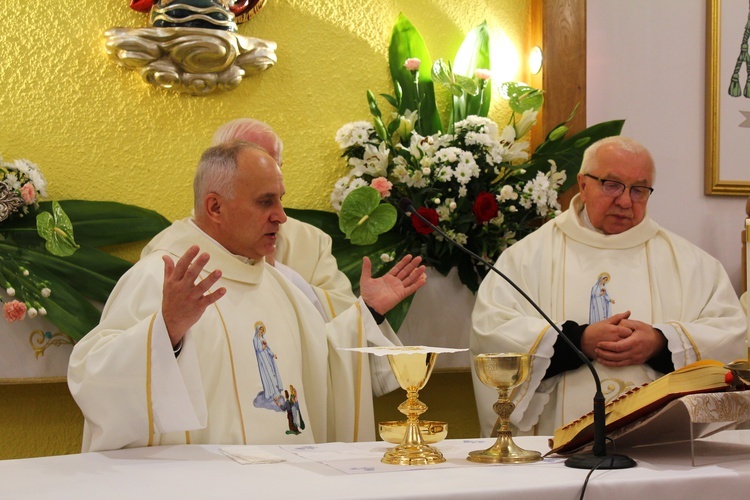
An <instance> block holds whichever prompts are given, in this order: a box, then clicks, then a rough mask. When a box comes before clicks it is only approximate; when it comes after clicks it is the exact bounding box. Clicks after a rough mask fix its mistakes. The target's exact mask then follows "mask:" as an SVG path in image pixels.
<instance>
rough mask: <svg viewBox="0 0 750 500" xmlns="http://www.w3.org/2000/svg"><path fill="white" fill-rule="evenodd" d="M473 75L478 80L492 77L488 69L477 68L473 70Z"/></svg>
mask: <svg viewBox="0 0 750 500" xmlns="http://www.w3.org/2000/svg"><path fill="white" fill-rule="evenodd" d="M474 76H476V77H477V78H479V79H480V80H489V79H490V78H492V72H491V71H490V70H488V69H484V68H477V69H476V70H474Z"/></svg>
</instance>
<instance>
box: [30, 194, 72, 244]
mask: <svg viewBox="0 0 750 500" xmlns="http://www.w3.org/2000/svg"><path fill="white" fill-rule="evenodd" d="M36 228H37V230H38V231H39V236H41V237H42V238H44V240H45V241H46V242H47V243H46V248H47V251H48V252H49V253H51V254H52V255H60V256H68V255H73V253H74V252H75V251H76V250H77V249H78V248H79V246H78V245H77V244H76V242H75V239H74V238H73V224H71V222H70V219H69V218H68V216H67V215H66V214H65V211H64V210H63V209H62V208H61V207H60V204H59V203H58V202H56V201H53V202H52V213H49V212H42V213H40V214H38V215H37V216H36Z"/></svg>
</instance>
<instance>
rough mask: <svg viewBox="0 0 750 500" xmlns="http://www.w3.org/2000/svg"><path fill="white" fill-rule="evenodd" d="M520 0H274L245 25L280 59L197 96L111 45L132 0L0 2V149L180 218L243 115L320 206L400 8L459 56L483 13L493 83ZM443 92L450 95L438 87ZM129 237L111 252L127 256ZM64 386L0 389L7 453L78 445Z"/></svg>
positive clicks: (136, 22)
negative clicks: (127, 65) (202, 171)
mask: <svg viewBox="0 0 750 500" xmlns="http://www.w3.org/2000/svg"><path fill="white" fill-rule="evenodd" d="M528 5H529V2H527V1H525V0H464V1H460V2H457V1H455V0H385V1H383V0H379V1H375V0H268V3H267V5H266V7H265V8H264V9H263V10H262V11H261V12H260V13H259V14H258V15H257V16H256V17H255V18H254V19H252V20H251V21H250V22H249V23H246V24H243V25H241V26H240V30H239V31H240V33H241V34H242V35H245V36H252V37H258V38H262V39H265V40H272V41H275V42H276V43H277V44H278V49H277V52H276V53H277V56H278V63H277V64H276V66H274V67H272V68H270V69H269V70H267V71H265V72H263V73H261V74H259V75H255V76H250V77H248V78H245V79H244V81H243V82H242V83H241V85H240V86H239V87H238V88H237V89H235V90H233V91H231V92H228V93H215V94H212V95H210V96H207V97H191V96H187V95H180V94H176V93H172V92H169V91H165V90H161V89H157V88H155V87H152V86H150V85H148V84H146V83H144V82H143V81H142V80H141V78H140V76H139V75H138V74H137V73H136V72H134V71H130V70H127V69H123V68H120V67H118V66H116V65H115V64H114V63H113V62H111V61H110V60H109V59H108V58H107V56H106V54H105V52H104V38H103V36H102V33H103V32H104V31H105V30H107V29H109V28H112V27H118V26H122V27H131V28H137V27H146V25H147V20H146V19H147V18H146V16H145V15H143V14H139V13H137V12H135V11H132V10H130V9H129V8H128V1H127V0H100V1H97V2H80V1H77V2H74V1H72V0H58V1H57V2H53V3H49V2H23V3H18V2H2V3H0V26H1V28H2V29H0V54H2V62H0V85H1V87H0V88H1V89H2V90H0V153H2V155H3V156H4V158H5V159H6V160H7V159H13V158H28V159H29V160H31V161H33V162H35V163H36V164H38V165H39V166H40V168H41V169H42V171H43V173H44V174H45V176H46V178H47V181H48V182H49V194H50V196H51V197H52V198H55V199H73V198H79V199H88V200H116V201H120V202H124V203H132V204H136V205H140V206H143V207H147V208H151V209H154V210H157V211H159V212H160V213H162V214H163V215H164V216H166V217H167V218H169V219H177V218H181V217H185V216H187V215H188V214H189V213H190V209H191V206H192V187H191V185H192V175H193V171H194V168H195V165H196V163H197V160H198V157H199V156H200V153H201V152H202V151H203V150H204V149H205V148H206V147H207V146H208V145H209V143H210V139H211V136H212V135H213V132H214V130H215V129H216V127H217V126H219V125H220V124H222V123H224V122H225V121H227V120H230V119H233V118H238V117H242V116H251V117H255V118H258V119H261V120H264V121H266V122H268V123H269V124H271V125H272V126H273V127H274V128H275V129H276V131H277V132H278V133H279V135H281V137H282V139H283V140H284V142H285V156H284V176H285V180H286V188H287V195H286V196H285V199H284V200H285V203H286V205H287V206H290V207H295V208H316V209H321V210H329V209H330V208H329V204H328V196H329V193H330V192H331V188H332V186H333V183H334V182H335V180H336V179H337V178H338V177H339V176H341V175H343V173H345V171H346V167H345V165H344V163H343V161H342V160H341V158H340V157H339V156H340V153H339V151H338V149H337V148H338V146H337V145H336V143H335V141H334V135H335V133H336V131H337V130H338V128H339V127H341V126H342V125H343V124H344V123H347V122H350V121H355V120H367V119H369V112H368V108H367V102H366V99H365V92H366V90H368V89H370V90H372V91H373V92H374V93H375V94H376V95H377V94H379V93H392V92H393V90H392V87H391V83H390V75H389V72H388V66H387V62H388V58H387V49H388V44H389V41H390V34H391V28H392V26H393V23H394V21H395V20H396V18H397V17H398V14H399V12H403V13H404V14H405V15H406V16H407V17H408V18H409V20H410V21H411V22H412V23H413V24H414V25H415V26H416V27H417V29H418V30H419V31H420V33H421V34H422V36H423V37H424V39H425V42H426V44H427V47H428V49H429V51H430V55H431V57H432V58H433V59H437V58H440V57H442V58H445V59H448V60H452V59H453V57H454V55H455V53H456V50H457V49H458V47H459V45H460V43H461V41H462V40H463V38H464V36H465V34H466V33H467V32H468V31H470V30H471V29H472V28H473V27H475V26H477V25H478V24H480V23H481V22H482V21H487V24H488V27H489V30H490V33H491V36H492V40H493V47H492V50H493V58H496V59H495V61H494V62H493V70H495V71H497V72H498V74H499V75H500V76H498V78H496V80H497V82H498V83H499V82H502V81H505V80H510V79H520V78H522V75H523V73H522V71H523V70H524V68H522V66H521V64H520V62H519V61H520V60H521V55H520V54H521V51H522V50H523V47H524V44H525V40H526V36H527V24H528V11H527V9H528ZM438 98H439V99H441V100H442V102H444V103H445V102H447V98H446V96H445V94H438ZM381 106H382V107H383V109H384V110H385V109H386V108H387V105H386V104H385V102H384V101H383V102H382V103H381ZM505 115H506V108H505V105H504V102H503V101H499V100H497V99H494V100H493V108H492V110H491V117H493V118H496V119H498V120H500V119H501V118H502V117H504V116H505ZM137 250H138V249H137V248H125V249H118V252H123V253H124V255H125V256H126V257H129V258H134V257H132V256H134V255H137ZM1 327H2V323H0V328H1ZM0 357H1V354H0ZM65 397H66V389H65V387H64V385H63V384H52V385H43V386H39V385H24V386H13V387H8V386H0V402H2V413H0V420H2V422H3V424H2V426H0V458H9V457H18V456H36V455H44V454H56V453H71V452H74V451H75V449H71V446H73V448H76V447H77V443H78V442H80V430H79V427H80V422H81V417H80V413H77V408H76V407H75V405H72V406H71V404H70V403H71V401H67V403H68V404H61V403H60V398H62V399H64V398H65ZM67 398H69V395H67ZM50 422H57V424H55V425H58V424H59V423H63V424H64V426H65V427H66V428H68V429H69V428H70V426H69V425H68V424H70V423H71V422H73V423H74V426H75V427H76V429H75V432H74V433H73V434H72V437H71V433H69V432H58V431H54V432H49V423H50ZM45 427H46V430H45ZM71 443H75V444H74V445H71Z"/></svg>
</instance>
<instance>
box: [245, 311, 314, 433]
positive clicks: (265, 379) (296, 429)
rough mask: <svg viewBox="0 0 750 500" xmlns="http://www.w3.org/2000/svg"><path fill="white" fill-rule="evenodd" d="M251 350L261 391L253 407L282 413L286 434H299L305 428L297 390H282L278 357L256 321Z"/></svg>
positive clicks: (264, 327) (291, 388)
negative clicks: (285, 419) (256, 364)
mask: <svg viewBox="0 0 750 500" xmlns="http://www.w3.org/2000/svg"><path fill="white" fill-rule="evenodd" d="M254 330H255V335H254V336H253V349H255V357H256V359H257V360H258V371H259V372H260V382H261V384H262V385H263V390H262V391H260V392H259V393H258V395H257V396H255V399H254V400H253V406H255V407H256V408H265V409H266V410H273V411H277V412H283V413H286V415H287V420H288V423H289V430H288V431H286V433H287V434H295V435H296V434H299V433H300V432H301V431H302V430H303V429H304V428H305V422H304V420H303V419H302V412H301V411H300V406H299V400H298V395H297V390H296V389H295V388H294V386H293V385H290V386H289V390H285V389H284V384H283V383H282V382H281V374H280V373H279V370H278V367H277V366H276V359H278V356H277V355H276V354H274V352H273V350H271V346H269V345H268V342H267V340H266V325H265V324H263V322H262V321H258V322H256V323H255V326H254Z"/></svg>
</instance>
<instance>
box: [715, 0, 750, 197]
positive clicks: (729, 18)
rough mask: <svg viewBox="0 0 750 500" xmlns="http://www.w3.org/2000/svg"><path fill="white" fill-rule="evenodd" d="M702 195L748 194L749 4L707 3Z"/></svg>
mask: <svg viewBox="0 0 750 500" xmlns="http://www.w3.org/2000/svg"><path fill="white" fill-rule="evenodd" d="M706 14H707V15H706V36H707V39H706V158H705V160H706V165H705V193H706V194H710V195H738V196H747V195H750V55H748V48H747V47H748V38H749V37H750V2H749V1H748V0H707V13H706Z"/></svg>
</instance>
